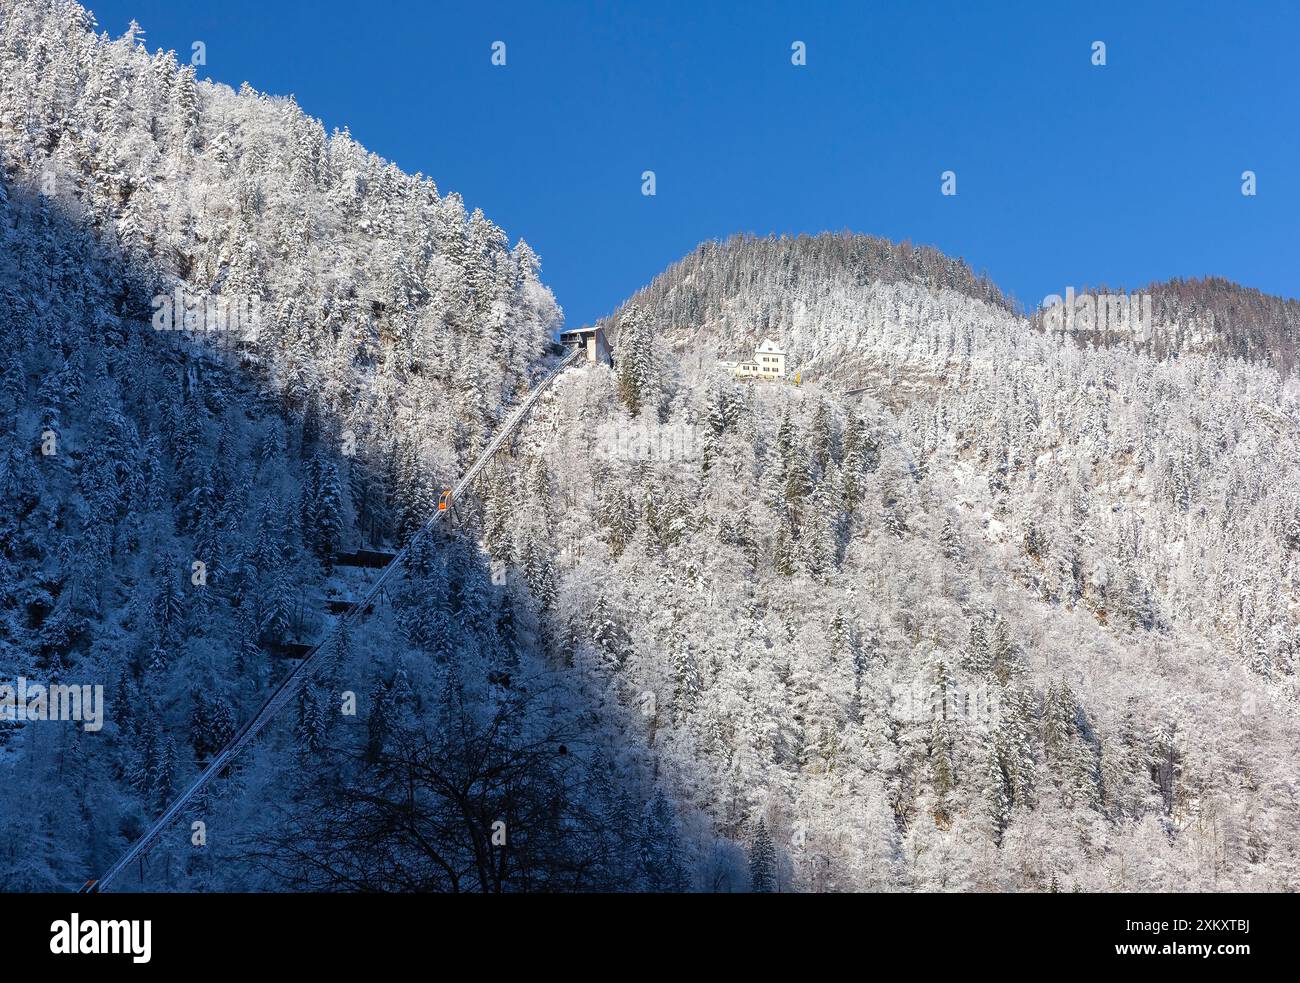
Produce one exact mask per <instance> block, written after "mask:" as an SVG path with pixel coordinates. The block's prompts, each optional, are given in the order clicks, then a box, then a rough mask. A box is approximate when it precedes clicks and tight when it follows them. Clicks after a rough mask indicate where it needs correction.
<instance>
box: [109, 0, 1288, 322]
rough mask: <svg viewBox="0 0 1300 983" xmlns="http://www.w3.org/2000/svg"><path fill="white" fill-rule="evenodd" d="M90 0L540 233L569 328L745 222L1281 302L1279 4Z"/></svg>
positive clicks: (1035, 281)
mask: <svg viewBox="0 0 1300 983" xmlns="http://www.w3.org/2000/svg"><path fill="white" fill-rule="evenodd" d="M89 5H90V7H91V9H93V10H94V12H95V14H96V16H97V17H98V19H99V23H100V27H101V29H104V30H108V31H109V32H110V33H111V34H113V35H114V36H117V35H120V34H121V33H122V31H123V30H124V29H125V28H126V25H127V23H128V22H129V20H130V19H131V18H132V17H134V18H135V19H137V20H138V21H140V23H141V24H142V25H143V26H144V28H145V30H146V36H147V41H148V44H149V47H150V48H157V47H163V48H174V49H176V50H177V52H178V53H179V54H181V55H183V56H184V57H185V58H188V53H189V52H190V46H191V42H192V41H194V40H202V41H204V42H205V43H206V45H207V59H208V63H207V66H206V68H203V69H200V70H199V74H200V77H204V76H205V75H206V76H210V77H211V78H213V79H214V80H217V81H223V82H227V83H230V84H231V85H234V86H238V85H239V84H240V83H241V82H243V81H245V80H247V81H248V82H250V83H251V84H252V85H254V86H255V87H257V88H259V89H263V90H266V91H269V92H273V93H277V94H288V93H294V94H295V95H296V96H297V98H298V101H299V103H300V104H301V105H302V106H303V107H304V109H306V111H307V112H309V113H311V114H312V115H314V116H318V117H320V118H322V119H323V120H324V121H325V125H326V127H327V129H328V128H333V127H335V126H338V127H342V126H344V125H347V126H349V127H351V130H352V133H353V135H354V136H355V137H356V138H357V139H359V140H360V141H361V142H362V143H364V144H365V145H366V146H367V147H368V148H369V149H371V150H373V151H374V152H376V153H378V154H381V155H382V156H384V157H387V158H390V159H392V160H394V161H396V162H397V163H398V164H399V165H400V166H401V167H402V168H403V169H405V170H408V171H423V172H424V173H425V174H428V175H430V176H431V177H433V178H434V180H435V181H437V183H438V186H439V188H440V189H442V190H444V191H451V190H455V191H458V192H460V193H461V195H462V196H463V197H464V198H465V200H466V202H467V204H468V205H469V206H470V207H474V206H479V207H481V208H482V209H483V210H484V212H485V213H487V215H488V216H489V217H490V218H491V219H493V220H494V221H495V222H497V223H498V224H500V225H502V226H503V227H504V228H505V230H506V231H507V233H508V234H509V235H510V237H511V239H512V240H513V239H517V238H519V237H523V238H525V239H527V240H528V242H529V243H530V244H531V245H532V246H533V247H534V248H535V249H536V250H537V251H538V252H539V253H540V254H541V257H542V263H543V271H542V272H543V277H544V278H545V280H546V282H547V283H548V284H549V285H550V286H551V287H552V289H553V290H554V291H555V294H556V297H557V298H558V299H559V301H560V303H561V304H562V305H563V306H564V308H565V311H566V315H567V321H568V323H569V324H571V325H573V324H578V323H581V322H584V321H589V320H591V319H592V318H594V317H597V316H599V315H601V314H604V313H607V312H608V311H610V310H612V309H613V308H614V307H616V306H617V305H618V304H619V303H620V302H621V301H622V300H624V299H625V298H626V297H627V296H628V295H629V294H631V293H632V292H633V291H634V290H635V289H636V288H637V287H639V286H641V285H642V284H644V283H646V282H648V281H649V280H650V279H651V278H652V277H653V276H654V275H655V274H656V273H658V272H659V271H660V270H662V269H663V268H664V267H665V266H667V265H668V264H670V263H671V262H672V261H673V260H675V259H677V258H678V257H680V256H682V255H683V254H685V253H687V252H689V251H690V250H691V249H692V248H693V247H694V246H695V245H696V244H697V243H698V242H700V241H701V240H705V239H711V238H720V237H725V236H727V235H729V234H731V233H734V232H741V231H747V232H755V233H759V234H765V233H768V232H800V231H807V232H816V231H822V230H841V229H852V230H854V231H860V232H869V233H874V234H877V235H883V236H887V237H889V238H892V239H904V238H906V239H911V240H912V241H913V242H915V243H929V244H932V245H935V246H938V247H939V248H941V249H943V250H944V251H945V252H948V253H950V254H953V255H958V256H962V257H964V258H965V259H966V260H967V261H968V262H970V264H971V265H972V266H974V267H975V268H976V269H977V270H986V271H987V272H988V273H989V274H990V275H991V276H992V277H993V278H994V280H995V281H996V282H997V283H998V284H1000V285H1001V286H1002V288H1003V289H1004V290H1007V291H1009V292H1011V293H1012V294H1014V295H1015V296H1016V297H1017V298H1019V299H1020V300H1021V301H1022V302H1025V303H1027V304H1031V305H1032V304H1036V303H1038V302H1039V301H1041V300H1042V298H1043V297H1044V296H1046V295H1047V294H1050V293H1062V292H1063V291H1064V288H1065V287H1067V286H1075V287H1080V286H1084V285H1093V286H1096V285H1099V284H1103V283H1105V284H1108V285H1110V286H1130V287H1138V286H1143V285H1145V284H1146V283H1148V282H1150V281H1152V280H1155V279H1165V278H1168V277H1172V276H1179V275H1183V276H1193V275H1205V274H1218V275H1222V276H1226V277H1229V278H1231V279H1234V280H1238V281H1240V282H1242V283H1245V284H1248V285H1250V286H1255V287H1259V288H1260V289H1262V290H1265V291H1268V292H1270V293H1278V294H1283V295H1286V296H1300V69H1298V63H1297V58H1296V42H1297V39H1300V4H1297V3H1294V2H1289V0H1276V2H1269V3H1249V2H1247V3H1226V2H1220V3H1201V2H1173V0H1170V2H1165V3H1143V2H1140V0H1131V2H1124V3H1082V2H1080V3H1074V4H1061V3H1041V2H1024V3H998V2H994V0H989V2H978V3H974V2H951V3H948V2H942V3H925V2H920V0H911V2H906V0H904V2H889V3H885V2H869V0H844V2H833V3H832V2H826V3H817V2H794V0H790V2H787V3H773V2H765V0H735V2H728V3H722V2H713V0H693V2H677V0H655V2H647V3H641V4H636V5H635V9H634V6H633V4H631V3H612V2H611V3H576V2H567V0H547V2H545V3H540V2H530V3H524V2H461V3H455V4H452V3H441V2H437V0H432V2H416V0H401V2H376V3H344V2H339V0H313V2H292V0H288V2H286V0H272V2H268V0H259V2H252V0H224V2H222V3H221V4H190V3H178V2H176V0H100V2H97V3H96V2H92V3H90V4H89ZM1067 8H1068V9H1067ZM497 40H500V41H504V42H505V43H506V45H507V49H506V51H507V64H506V66H505V67H504V68H500V67H494V66H493V65H492V64H491V60H490V58H491V45H492V43H493V42H494V41H497ZM796 40H799V41H803V42H805V43H806V45H807V59H808V63H807V66H806V67H802V68H797V67H794V66H792V65H791V60H790V55H791V44H792V42H794V41H796ZM1096 40H1101V41H1105V42H1106V45H1107V62H1108V64H1107V65H1106V66H1105V67H1104V68H1097V67H1093V66H1092V64H1091V62H1090V57H1091V44H1092V42H1093V41H1096ZM647 169H649V170H654V171H655V172H656V175H657V183H658V189H657V190H658V194H657V195H656V196H655V197H653V198H647V197H643V196H642V194H641V172H642V171H644V170H647ZM1247 169H1249V170H1253V171H1255V172H1256V174H1257V175H1258V195H1257V196H1256V197H1254V198H1248V197H1244V196H1243V195H1242V194H1241V178H1240V175H1241V172H1242V171H1243V170H1247ZM945 170H953V171H955V172H956V174H957V191H958V194H957V196H956V197H954V198H946V197H943V196H941V195H940V193H939V188H940V174H941V172H943V171H945Z"/></svg>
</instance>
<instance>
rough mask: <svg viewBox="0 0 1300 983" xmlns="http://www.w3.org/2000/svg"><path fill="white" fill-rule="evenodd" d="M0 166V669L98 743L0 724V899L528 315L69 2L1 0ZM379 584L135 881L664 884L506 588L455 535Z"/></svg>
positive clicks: (616, 771) (354, 513) (22, 881)
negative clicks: (169, 312) (69, 689)
mask: <svg viewBox="0 0 1300 983" xmlns="http://www.w3.org/2000/svg"><path fill="white" fill-rule="evenodd" d="M0 170H2V172H3V174H2V176H3V180H2V181H0V301H2V306H0V324H2V326H3V332H4V339H5V346H4V352H3V355H2V356H0V364H2V366H3V369H2V372H0V379H2V380H3V384H2V385H0V420H2V421H3V424H4V426H3V428H0V431H2V433H0V486H2V487H3V489H4V505H3V510H2V511H0V676H2V677H3V680H4V682H5V683H10V682H13V681H14V680H16V679H17V678H18V677H20V676H21V677H26V678H28V679H30V680H31V681H32V682H38V681H39V682H63V683H75V684H88V685H100V686H102V687H103V689H104V702H105V707H104V718H105V719H104V725H103V729H102V730H100V731H97V732H90V731H85V730H83V729H82V728H81V727H79V726H77V725H76V724H71V723H64V724H53V723H42V722H36V721H28V722H9V723H0V742H2V747H0V769H3V770H4V772H5V775H4V780H3V781H0V883H3V884H4V886H5V887H6V888H10V889H43V890H53V889H66V888H69V887H73V886H76V885H77V884H79V883H80V882H81V881H82V880H84V879H85V878H87V877H89V876H92V875H94V874H96V873H98V872H100V871H102V870H103V869H104V868H105V867H106V866H107V864H108V863H109V862H111V861H112V860H113V859H115V857H116V855H117V854H118V853H119V852H120V851H121V850H122V848H123V847H124V846H125V845H126V844H127V843H129V842H130V841H131V840H132V839H134V838H135V837H136V836H137V835H138V834H139V833H140V832H141V831H142V830H143V828H144V826H145V824H146V823H147V822H148V821H149V820H151V819H152V818H153V817H154V816H156V815H157V814H158V812H159V811H160V810H161V808H162V807H163V805H164V804H165V803H166V802H167V801H168V800H169V799H170V798H171V797H172V796H173V795H174V794H175V793H176V792H177V791H178V790H179V789H180V788H182V787H184V784H185V783H186V782H187V781H188V780H189V779H190V778H191V777H192V776H193V775H195V774H196V773H197V771H198V770H199V769H200V768H201V767H202V766H203V764H204V763H205V762H206V761H207V760H208V759H209V758H210V757H211V755H212V754H214V753H215V752H216V751H217V750H218V749H220V747H221V746H222V745H223V744H224V743H225V741H226V740H228V739H229V738H230V737H231V735H232V734H233V733H234V731H235V728H236V727H237V726H238V725H239V724H240V723H242V722H243V721H244V720H246V719H247V718H248V717H249V716H250V715H251V713H252V712H253V711H254V710H255V709H256V707H257V706H258V705H259V704H260V703H261V702H262V700H263V699H265V697H266V696H267V695H268V693H269V692H270V691H271V689H272V688H273V687H274V686H275V685H277V684H278V683H279V681H280V680H281V679H283V678H284V675H285V674H286V672H287V671H288V666H289V665H291V663H290V662H288V661H286V660H288V659H291V658H293V657H295V656H296V655H298V654H300V653H299V652H298V651H297V650H295V649H294V648H293V646H294V645H295V644H298V645H302V644H311V643H313V642H314V641H316V640H318V639H320V638H322V637H323V636H324V634H325V632H326V630H327V628H328V626H329V624H330V623H331V621H332V620H333V616H332V615H331V614H330V613H329V609H330V606H329V605H328V604H327V603H326V602H327V601H329V600H330V599H331V598H333V599H335V600H336V601H340V602H346V599H347V598H348V597H356V596H359V594H360V593H362V592H363V591H364V589H365V584H366V582H367V577H373V574H367V573H366V572H365V571H359V570H356V569H344V568H341V567H337V566H336V564H335V560H336V558H337V557H338V555H339V554H341V553H345V552H347V551H349V550H352V549H355V548H357V547H360V546H366V547H382V546H396V545H398V544H400V543H401V542H403V541H405V539H406V538H407V537H408V536H409V534H410V533H411V531H412V530H413V529H415V528H416V527H417V526H418V525H419V524H421V523H422V522H423V521H424V519H425V518H426V517H427V516H428V515H429V514H430V511H431V510H432V508H433V507H434V504H435V503H436V498H437V489H439V488H441V487H443V486H445V485H446V484H449V483H450V479H452V478H454V477H455V476H457V475H458V474H459V473H460V472H461V470H462V469H463V468H464V467H465V465H466V464H467V463H468V462H469V460H471V459H472V456H473V454H474V453H475V451H476V450H477V449H478V448H479V447H480V446H482V444H483V443H485V442H486V440H487V439H488V438H489V437H490V435H491V433H492V431H493V429H494V427H495V425H496V423H497V421H498V419H499V417H500V415H501V414H502V413H503V411H504V410H505V409H506V408H507V404H508V403H510V402H511V401H513V399H514V397H515V396H516V394H517V392H518V391H519V390H521V389H522V388H525V387H526V384H527V382H528V380H529V378H530V376H531V375H532V374H533V372H534V370H535V369H537V368H540V367H541V366H542V364H543V362H544V360H545V359H546V358H547V357H548V355H549V347H550V335H551V333H552V330H553V329H554V327H555V326H556V325H557V324H558V321H559V310H558V308H557V306H556V305H555V302H554V300H553V299H552V297H551V294H550V292H549V291H548V290H547V289H546V288H545V287H544V286H543V285H542V284H541V283H540V282H539V280H538V268H539V264H538V261H537V258H536V257H535V256H534V255H533V254H532V252H531V251H530V250H529V249H528V247H527V246H526V245H525V244H524V243H522V242H521V243H519V244H517V245H516V246H514V247H513V248H510V247H509V246H508V244H507V241H506V238H505V235H504V233H503V232H502V231H501V230H500V229H498V228H497V227H496V226H494V225H492V224H491V223H490V222H489V221H488V220H487V219H486V218H485V217H484V216H483V214H482V213H481V212H479V211H474V212H473V213H472V214H468V215H467V214H466V210H465V208H464V205H463V204H462V202H461V200H460V199H459V197H457V196H456V195H455V194H447V195H442V194H440V193H439V191H438V190H437V189H436V188H435V186H434V184H433V182H432V181H430V180H428V179H426V178H423V177H420V176H414V177H412V176H409V175H406V174H403V173H402V172H401V171H399V170H398V169H397V168H396V167H395V166H393V165H391V164H389V163H387V162H385V161H383V160H381V159H379V158H378V157H376V156H374V155H373V154H370V153H367V152H366V151H365V150H364V149H363V148H362V147H360V146H359V145H357V144H356V143H355V142H354V141H353V140H351V138H350V137H348V135H347V134H346V133H335V134H333V135H331V136H326V134H325V133H324V132H323V131H322V129H321V126H320V124H319V123H318V122H317V121H315V120H312V119H311V118H309V117H307V116H305V115H304V114H303V113H302V112H301V111H300V110H299V109H298V107H297V106H296V105H295V104H294V102H293V100H292V99H279V98H271V97H268V96H265V95H263V94H261V93H258V92H255V91H253V90H252V89H250V88H248V87H247V86H245V87H244V88H243V89H242V90H241V91H240V92H239V93H235V92H233V91H231V90H229V89H228V88H226V87H223V86H218V85H212V84H210V83H205V82H197V81H196V80H195V78H194V73H193V69H192V68H190V67H188V66H185V67H179V66H178V65H177V64H176V61H175V59H174V57H173V56H172V55H171V54H170V53H164V52H158V53H156V54H150V53H148V52H147V51H146V50H145V48H144V46H143V44H142V38H141V35H140V32H139V31H138V30H137V29H136V28H135V27H134V26H133V27H132V28H131V30H130V31H129V32H128V33H127V34H126V35H125V36H124V37H122V38H119V39H117V40H111V39H109V38H107V37H105V36H97V35H96V34H95V33H94V23H93V20H92V19H91V17H90V15H89V14H88V13H87V12H86V11H85V10H84V9H82V8H81V7H80V6H78V5H76V4H75V3H71V2H57V0H56V2H37V3H30V2H17V0H4V2H3V3H0ZM178 290H179V293H177V291H178ZM157 298H169V299H170V298H179V301H180V303H179V306H178V308H177V309H176V311H175V313H179V314H180V315H181V316H182V320H181V321H180V323H179V325H174V324H173V322H171V321H168V320H167V319H162V320H159V319H158V318H157V316H158V313H159V311H161V310H163V307H162V306H161V305H160V303H159V302H158V300H157ZM216 300H220V301H225V302H226V303H227V307H228V308H229V307H235V308H237V309H242V310H244V311H247V312H252V313H254V314H258V313H260V318H254V319H246V320H244V321H243V322H241V323H240V324H239V325H238V326H237V328H235V329H232V328H231V326H230V323H229V322H228V321H226V322H223V323H221V324H216V323H215V322H209V321H208V320H206V319H205V317H204V316H203V313H204V312H206V311H207V310H208V309H209V308H210V307H211V306H212V303H213V302H214V301H216ZM193 310H198V311H199V312H200V313H199V314H198V315H197V316H198V320H197V322H195V321H194V320H193V319H191V321H190V322H189V323H188V324H187V323H186V322H185V321H184V320H183V317H184V314H185V313H186V312H187V311H188V312H190V313H192V312H193ZM217 310H218V312H220V311H221V308H217ZM250 321H251V323H250ZM174 326H179V327H180V328H181V329H182V330H179V331H177V330H171V329H172V328H173V327H174ZM160 327H162V328H164V329H166V330H159V328H160ZM186 328H188V329H189V330H184V329H186ZM467 511H469V512H472V504H467ZM196 564H197V566H196ZM402 574H403V576H402V577H401V578H400V579H399V581H398V584H397V586H396V587H394V588H393V589H392V590H391V591H390V592H389V593H388V594H387V595H386V596H385V598H384V600H383V602H382V603H381V604H380V605H378V607H377V610H375V611H374V612H372V614H371V615H370V617H369V618H368V619H367V620H366V621H365V623H364V625H363V626H362V628H361V629H359V630H358V631H357V632H355V633H350V634H348V635H345V636H342V637H339V638H337V639H336V641H335V642H334V643H332V653H331V664H330V665H329V666H328V668H327V670H326V671H325V672H324V673H323V674H322V675H321V677H320V678H319V679H318V680H317V681H316V683H315V684H314V685H313V686H311V687H309V688H308V689H307V690H306V691H305V692H304V693H303V694H302V696H301V698H300V700H299V701H298V706H297V707H296V708H295V713H293V714H292V715H290V716H291V718H292V719H286V720H284V721H282V722H281V723H280V724H279V725H278V727H277V728H276V731H275V733H274V734H271V735H268V737H266V738H264V739H263V740H262V742H261V743H260V744H259V745H258V746H257V747H256V748H255V750H254V752H253V753H251V754H249V755H247V756H246V757H245V759H243V760H242V761H241V762H240V763H239V764H238V765H237V766H236V767H235V768H234V769H232V770H231V771H230V772H229V773H228V774H227V775H226V776H225V777H223V778H222V779H221V780H220V781H219V782H218V783H216V784H215V785H214V786H212V787H211V788H210V789H209V790H208V791H207V792H206V793H205V796H204V798H203V800H202V801H201V802H199V803H197V804H196V806H195V807H194V809H192V810H191V811H190V813H189V814H188V815H187V816H186V817H185V820H184V821H182V822H180V823H178V824H176V826H175V828H174V829H173V830H172V831H171V833H170V834H169V836H168V838H167V839H166V841H165V842H164V843H163V844H162V845H161V846H160V847H159V848H158V849H156V850H155V851H154V852H153V854H152V855H151V856H150V858H149V863H148V865H147V869H146V871H145V881H144V885H145V886H149V887H158V888H171V889H175V888H196V887H208V888H227V889H228V888H237V887H252V888H286V887H315V888H327V889H342V890H381V889H383V890H483V891H489V890H535V889H542V888H549V889H559V890H575V889H576V890H582V889H591V888H596V887H599V888H605V889H630V888H637V887H641V888H645V887H652V888H669V887H675V886H678V885H679V883H680V881H681V878H682V873H681V869H680V864H679V863H678V861H677V860H676V859H675V857H676V851H677V847H676V832H675V826H676V823H675V819H674V817H673V815H672V813H671V810H670V809H668V807H667V805H666V803H665V801H664V800H663V799H662V797H660V798H658V799H656V798H655V796H654V794H653V792H654V790H653V783H652V781H651V779H650V776H649V775H648V774H647V773H646V772H645V771H644V770H643V769H642V768H641V765H640V764H639V762H638V761H637V760H636V759H635V757H634V756H633V757H630V758H629V757H628V756H626V755H625V754H624V753H623V751H622V748H621V745H620V743H619V741H618V737H617V735H618V729H617V727H616V725H615V722H613V721H611V720H609V719H607V718H605V717H602V716H600V715H598V714H597V713H595V712H594V711H592V710H591V709H590V708H589V707H588V700H587V699H586V697H585V696H584V694H583V693H582V686H581V681H580V680H575V679H572V678H569V677H567V676H564V675H563V674H557V673H555V672H553V671H552V670H551V668H550V667H549V666H548V665H547V664H546V661H545V657H544V651H543V648H542V646H540V645H539V644H538V641H537V635H538V630H539V629H538V626H537V617H538V614H537V609H538V605H537V602H536V601H535V600H534V599H533V598H532V597H531V596H530V595H529V594H528V593H527V591H525V590H522V589H521V588H520V586H519V585H518V584H517V583H516V582H515V580H514V579H505V578H494V577H493V576H492V573H491V571H490V570H489V569H488V567H487V564H486V560H485V558H484V557H483V555H482V553H481V552H480V551H479V550H478V548H477V547H476V546H475V545H474V544H473V541H472V539H470V540H466V539H463V538H460V537H452V538H449V539H444V540H440V541H439V542H438V543H436V544H430V545H429V546H428V547H427V548H425V549H422V550H420V551H419V552H418V553H417V554H416V555H415V556H413V557H412V558H411V560H410V562H409V563H408V564H407V565H406V569H404V570H403V571H402ZM194 822H201V823H202V824H203V826H202V828H201V829H200V828H198V827H194V826H192V823H194ZM200 841H202V842H200ZM132 880H134V871H133V872H132Z"/></svg>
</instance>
